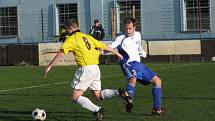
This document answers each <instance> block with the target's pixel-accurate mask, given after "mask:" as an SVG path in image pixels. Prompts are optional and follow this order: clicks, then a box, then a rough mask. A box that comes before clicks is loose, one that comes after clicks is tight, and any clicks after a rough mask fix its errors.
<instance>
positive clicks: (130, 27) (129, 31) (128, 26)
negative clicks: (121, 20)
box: [124, 23, 135, 37]
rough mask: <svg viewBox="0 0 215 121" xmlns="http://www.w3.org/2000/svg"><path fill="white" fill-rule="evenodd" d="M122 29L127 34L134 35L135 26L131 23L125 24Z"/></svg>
mask: <svg viewBox="0 0 215 121" xmlns="http://www.w3.org/2000/svg"><path fill="white" fill-rule="evenodd" d="M124 31H125V34H126V35H127V36H129V37H131V36H133V35H134V31H135V26H134V25H133V23H130V24H125V25H124Z"/></svg>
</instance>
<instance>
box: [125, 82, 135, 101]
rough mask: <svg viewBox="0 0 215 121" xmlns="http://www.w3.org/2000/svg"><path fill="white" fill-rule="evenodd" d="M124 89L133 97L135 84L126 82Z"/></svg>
mask: <svg viewBox="0 0 215 121" xmlns="http://www.w3.org/2000/svg"><path fill="white" fill-rule="evenodd" d="M126 90H127V91H128V93H129V94H130V96H131V98H132V99H134V93H135V86H134V85H132V84H128V85H127V86H126Z"/></svg>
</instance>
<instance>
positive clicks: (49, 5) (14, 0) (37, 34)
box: [0, 0, 91, 43]
mask: <svg viewBox="0 0 215 121" xmlns="http://www.w3.org/2000/svg"><path fill="white" fill-rule="evenodd" d="M59 3H78V18H79V21H80V23H81V24H80V29H81V31H83V32H88V31H89V29H90V19H91V18H90V1H89V0H0V7H10V6H17V9H18V21H19V22H18V23H19V25H18V28H19V36H18V37H17V38H11V39H0V43H37V42H50V41H54V40H56V39H57V38H56V37H55V35H54V31H53V30H54V23H53V21H54V19H53V18H54V17H53V16H54V15H53V13H54V11H53V8H54V7H53V6H54V5H55V4H59ZM41 9H43V14H44V17H43V18H44V41H43V40H42V24H41V23H42V22H41Z"/></svg>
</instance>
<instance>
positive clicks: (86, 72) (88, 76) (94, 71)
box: [71, 65, 101, 91]
mask: <svg viewBox="0 0 215 121" xmlns="http://www.w3.org/2000/svg"><path fill="white" fill-rule="evenodd" d="M100 77H101V73H100V69H99V66H98V65H89V66H83V67H80V68H79V69H77V70H76V72H75V75H74V79H73V81H72V84H71V86H72V87H73V89H80V90H83V91H86V90H87V89H88V87H89V88H90V90H101V81H100Z"/></svg>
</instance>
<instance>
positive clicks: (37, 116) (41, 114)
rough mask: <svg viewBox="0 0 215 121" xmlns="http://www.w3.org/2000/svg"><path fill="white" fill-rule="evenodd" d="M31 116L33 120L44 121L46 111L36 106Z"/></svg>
mask: <svg viewBox="0 0 215 121" xmlns="http://www.w3.org/2000/svg"><path fill="white" fill-rule="evenodd" d="M32 118H33V119H34V120H35V121H44V120H45V119H46V112H45V111H44V110H41V109H39V108H37V109H35V110H34V111H33V112H32Z"/></svg>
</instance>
